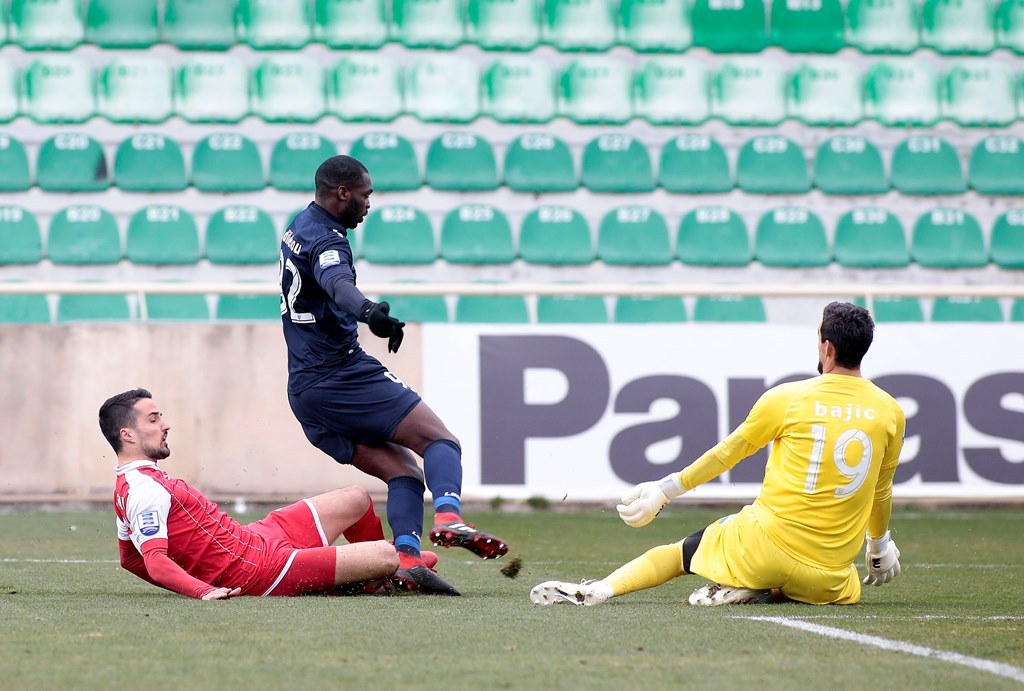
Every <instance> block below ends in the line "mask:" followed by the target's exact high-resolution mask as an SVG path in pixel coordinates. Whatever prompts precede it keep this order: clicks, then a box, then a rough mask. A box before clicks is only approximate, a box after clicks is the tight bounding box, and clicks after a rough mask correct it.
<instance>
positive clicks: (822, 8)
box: [769, 0, 846, 53]
mask: <svg viewBox="0 0 1024 691" xmlns="http://www.w3.org/2000/svg"><path fill="white" fill-rule="evenodd" d="M771 12H772V13H771V20H770V22H769V24H770V25H771V41H772V43H773V44H774V45H777V46H779V47H780V48H782V49H783V50H784V51H786V52H787V53H835V52H838V51H839V50H840V49H841V48H843V46H844V45H845V41H844V38H843V29H844V28H845V24H846V21H845V17H844V16H843V5H842V3H841V2H840V1H839V0H796V1H795V2H794V0H787V1H786V2H781V1H777V2H773V3H772V10H771Z"/></svg>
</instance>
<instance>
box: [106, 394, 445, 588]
mask: <svg viewBox="0 0 1024 691" xmlns="http://www.w3.org/2000/svg"><path fill="white" fill-rule="evenodd" d="M99 421H100V429H101V430H102V432H103V435H104V436H105V437H106V438H107V441H109V442H110V445H111V446H112V447H113V448H114V451H115V452H116V453H117V461H118V465H117V468H116V472H117V485H116V488H115V490H114V512H115V513H116V515H117V537H118V544H119V548H120V552H121V566H123V567H124V568H125V569H127V570H128V571H131V572H132V573H134V574H135V575H136V576H138V577H139V578H142V579H144V580H146V581H149V582H150V583H152V584H154V585H157V586H160V587H162V588H166V589H168V590H172V591H174V592H176V593H181V594H182V595H187V596H189V597H194V598H197V599H201V600H221V599H225V598H229V597H234V596H236V595H305V594H308V593H318V592H331V591H334V590H335V589H337V588H338V586H344V585H346V584H351V583H361V582H367V581H369V582H374V581H383V579H387V578H388V577H390V576H392V575H393V574H394V573H395V570H396V569H397V568H398V555H397V554H396V552H395V548H394V547H393V546H392V545H391V544H389V543H388V542H386V541H384V540H383V537H384V533H383V530H382V528H381V523H380V519H379V518H378V517H377V515H376V514H375V513H374V510H373V502H372V501H371V500H370V497H369V495H368V494H367V492H366V490H365V489H363V488H362V487H358V486H352V487H346V488H343V489H338V490H334V491H333V492H328V493H326V494H321V495H319V496H316V497H313V498H311V499H305V500H303V501H300V502H296V503H295V504H292V505H290V506H286V507H284V508H281V509H278V510H276V511H272V512H271V513H270V515H269V516H267V517H266V518H264V519H263V520H260V521H256V522H254V523H249V524H246V525H241V524H239V523H238V521H236V520H235V519H233V518H231V517H230V516H228V515H227V514H226V513H224V512H223V511H221V510H220V509H219V508H218V507H217V505H216V504H215V503H213V502H211V501H210V500H208V499H207V498H206V497H205V496H203V494H202V493H201V492H199V490H197V489H195V488H194V487H192V486H191V485H189V484H188V483H187V482H185V481H184V480H180V479H176V478H173V477H171V476H170V475H168V474H167V473H165V472H164V471H162V470H160V469H159V468H158V467H157V462H158V461H160V460H163V459H164V458H167V457H168V456H169V455H170V453H171V450H170V447H169V446H168V445H167V433H168V431H169V430H170V425H168V424H167V422H166V421H165V420H164V417H163V413H162V412H161V411H160V408H159V407H158V406H157V405H156V403H155V402H154V401H153V399H152V395H151V394H150V393H149V392H148V391H146V390H145V389H135V390H132V391H126V392H125V393H122V394H118V395H117V396H114V397H112V398H110V399H108V400H107V401H106V402H105V403H104V404H103V405H102V406H101V407H100V413H99ZM341 535H344V536H345V538H346V539H347V540H348V541H349V544H345V545H338V546H332V543H333V542H334V541H335V540H336V539H337V538H338V537H339V536H341ZM431 556H433V555H431ZM432 561H433V560H432Z"/></svg>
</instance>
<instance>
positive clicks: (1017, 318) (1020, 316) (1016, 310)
mask: <svg viewBox="0 0 1024 691" xmlns="http://www.w3.org/2000/svg"><path fill="white" fill-rule="evenodd" d="M1010 321H1013V322H1024V298H1014V300H1013V302H1012V303H1010Z"/></svg>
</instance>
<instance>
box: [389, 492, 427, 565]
mask: <svg viewBox="0 0 1024 691" xmlns="http://www.w3.org/2000/svg"><path fill="white" fill-rule="evenodd" d="M423 489H424V488H423V483H422V482H420V481H419V479H418V478H415V477H411V476H407V475H403V476H402V477H396V478H392V479H391V480H390V481H389V482H388V525H390V526H391V532H392V534H394V536H395V549H397V550H398V551H399V552H404V553H405V554H411V555H413V556H415V557H418V556H419V555H420V536H421V535H422V534H423Z"/></svg>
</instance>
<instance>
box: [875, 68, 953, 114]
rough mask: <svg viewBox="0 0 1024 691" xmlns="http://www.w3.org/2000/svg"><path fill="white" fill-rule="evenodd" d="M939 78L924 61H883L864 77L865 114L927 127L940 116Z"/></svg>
mask: <svg viewBox="0 0 1024 691" xmlns="http://www.w3.org/2000/svg"><path fill="white" fill-rule="evenodd" d="M938 93H939V92H938V81H937V78H936V75H935V70H934V68H933V67H932V66H931V65H929V64H928V63H925V62H923V61H921V60H915V59H913V58H896V59H891V60H880V61H878V62H876V63H875V64H874V65H872V66H871V67H870V68H868V71H867V74H866V75H865V77H864V115H865V116H867V117H869V118H874V119H875V120H878V121H879V122H881V123H882V124H883V125H889V126H897V127H904V126H928V125H933V124H935V121H936V120H938V119H939V100H938Z"/></svg>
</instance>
